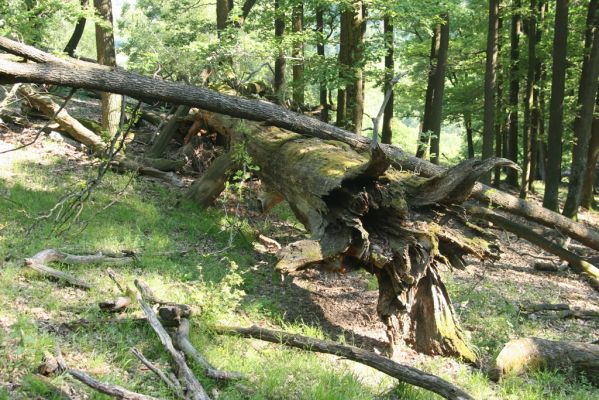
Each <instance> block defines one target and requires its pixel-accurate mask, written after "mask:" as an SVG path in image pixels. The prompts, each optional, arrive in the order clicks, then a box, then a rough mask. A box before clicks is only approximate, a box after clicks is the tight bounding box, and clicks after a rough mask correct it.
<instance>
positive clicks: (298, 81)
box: [291, 2, 304, 109]
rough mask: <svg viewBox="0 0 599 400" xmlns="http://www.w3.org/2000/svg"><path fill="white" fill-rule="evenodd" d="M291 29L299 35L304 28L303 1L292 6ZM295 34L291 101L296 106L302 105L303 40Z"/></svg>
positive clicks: (300, 106)
mask: <svg viewBox="0 0 599 400" xmlns="http://www.w3.org/2000/svg"><path fill="white" fill-rule="evenodd" d="M292 14H293V15H292V22H291V29H292V30H293V33H295V34H297V35H299V34H301V33H302V32H303V30H304V3H303V2H301V3H299V4H297V5H296V6H295V7H293V13H292ZM297 35H296V36H295V37H294V38H293V39H294V43H293V52H292V54H291V55H292V56H293V102H294V103H295V106H296V107H298V108H300V109H301V108H302V107H303V105H304V41H303V39H302V40H299V39H298V38H297Z"/></svg>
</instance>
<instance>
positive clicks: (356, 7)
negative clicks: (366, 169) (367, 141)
mask: <svg viewBox="0 0 599 400" xmlns="http://www.w3.org/2000/svg"><path fill="white" fill-rule="evenodd" d="M352 7H353V10H352V16H351V25H350V40H349V43H350V47H349V57H350V63H351V64H350V65H351V69H352V82H351V83H350V85H348V87H347V89H346V90H347V108H348V113H351V121H352V129H353V131H354V132H355V133H356V134H358V135H359V134H361V133H362V120H363V119H364V76H363V63H364V35H365V34H366V6H365V4H364V2H363V1H362V0H354V2H353V4H352Z"/></svg>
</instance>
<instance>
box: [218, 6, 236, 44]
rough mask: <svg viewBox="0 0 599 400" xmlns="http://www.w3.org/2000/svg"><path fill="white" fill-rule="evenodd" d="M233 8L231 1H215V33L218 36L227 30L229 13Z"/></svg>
mask: <svg viewBox="0 0 599 400" xmlns="http://www.w3.org/2000/svg"><path fill="white" fill-rule="evenodd" d="M232 8H233V1H231V0H216V31H217V33H218V35H219V36H220V35H221V32H222V31H223V30H225V29H227V26H228V22H229V12H230V11H231V9H232Z"/></svg>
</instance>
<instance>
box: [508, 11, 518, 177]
mask: <svg viewBox="0 0 599 400" xmlns="http://www.w3.org/2000/svg"><path fill="white" fill-rule="evenodd" d="M521 6H522V4H521V2H520V0H514V1H513V2H512V27H511V33H510V89H509V92H510V93H509V115H508V140H507V143H506V145H507V156H508V158H509V159H510V160H512V161H513V162H515V163H518V108H519V107H518V103H519V102H518V98H519V92H520V32H521V30H522V17H521V16H520V7H521ZM506 182H507V183H508V184H510V185H512V186H518V172H517V171H516V170H515V169H513V168H509V169H508V170H507V177H506Z"/></svg>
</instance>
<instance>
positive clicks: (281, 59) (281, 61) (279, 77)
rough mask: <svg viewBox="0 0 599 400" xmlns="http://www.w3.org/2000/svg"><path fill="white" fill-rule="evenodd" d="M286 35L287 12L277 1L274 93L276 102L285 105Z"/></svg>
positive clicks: (279, 0)
mask: <svg viewBox="0 0 599 400" xmlns="http://www.w3.org/2000/svg"><path fill="white" fill-rule="evenodd" d="M284 35H285V12H284V11H283V10H282V7H281V0H275V40H276V42H277V51H278V55H277V58H276V59H275V71H274V80H273V92H274V96H275V102H276V103H277V104H279V105H283V104H285V64H286V62H285V51H284V50H283V36H284Z"/></svg>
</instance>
